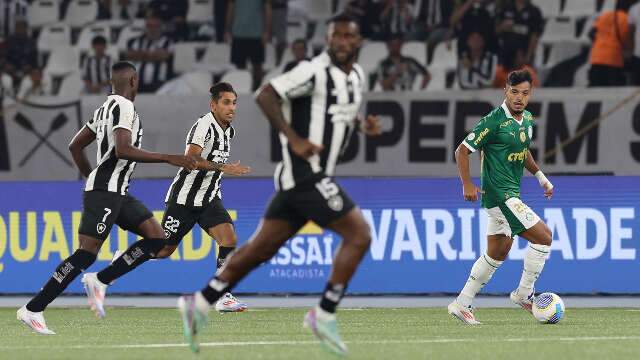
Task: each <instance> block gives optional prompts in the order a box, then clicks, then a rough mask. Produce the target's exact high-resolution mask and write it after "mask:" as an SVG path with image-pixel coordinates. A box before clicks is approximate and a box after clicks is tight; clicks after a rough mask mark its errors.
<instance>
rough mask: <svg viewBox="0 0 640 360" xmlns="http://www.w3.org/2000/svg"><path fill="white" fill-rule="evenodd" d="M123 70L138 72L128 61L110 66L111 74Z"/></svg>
mask: <svg viewBox="0 0 640 360" xmlns="http://www.w3.org/2000/svg"><path fill="white" fill-rule="evenodd" d="M125 69H132V70H133V71H138V70H137V69H136V67H135V65H133V64H132V63H130V62H128V61H118V62H117V63H115V64H113V66H111V72H112V73H114V72H117V71H121V70H125Z"/></svg>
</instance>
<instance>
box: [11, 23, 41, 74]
mask: <svg viewBox="0 0 640 360" xmlns="http://www.w3.org/2000/svg"><path fill="white" fill-rule="evenodd" d="M4 51H5V54H6V59H7V62H6V65H5V66H6V71H7V72H8V73H9V74H10V75H11V76H12V77H13V80H14V83H18V82H19V80H20V79H21V78H22V77H23V76H24V75H26V74H28V73H30V72H31V69H33V68H35V67H37V66H38V48H37V46H36V41H35V39H33V38H32V37H31V36H30V35H29V27H28V26H27V22H26V20H17V21H16V23H15V32H14V33H13V35H11V36H9V38H8V39H7V40H6V42H5V49H4Z"/></svg>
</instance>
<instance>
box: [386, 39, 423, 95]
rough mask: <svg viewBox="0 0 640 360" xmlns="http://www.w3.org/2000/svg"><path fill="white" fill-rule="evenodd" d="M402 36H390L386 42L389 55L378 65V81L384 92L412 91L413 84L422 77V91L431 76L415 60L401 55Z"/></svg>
mask: <svg viewBox="0 0 640 360" xmlns="http://www.w3.org/2000/svg"><path fill="white" fill-rule="evenodd" d="M402 45H403V40H402V35H400V34H396V35H393V36H391V38H390V39H389V40H388V41H387V49H388V51H389V55H388V56H387V57H386V58H385V59H383V60H382V61H380V64H379V65H378V70H377V74H378V81H379V82H380V85H381V86H382V89H383V90H384V91H394V90H409V91H410V90H412V89H413V83H414V82H415V81H416V80H417V79H418V76H419V75H422V82H421V83H420V89H424V88H425V87H426V86H427V84H429V80H431V74H429V72H428V71H427V69H426V68H425V67H424V66H423V65H422V64H420V63H419V62H418V61H417V60H416V59H414V58H412V57H408V56H403V55H402Z"/></svg>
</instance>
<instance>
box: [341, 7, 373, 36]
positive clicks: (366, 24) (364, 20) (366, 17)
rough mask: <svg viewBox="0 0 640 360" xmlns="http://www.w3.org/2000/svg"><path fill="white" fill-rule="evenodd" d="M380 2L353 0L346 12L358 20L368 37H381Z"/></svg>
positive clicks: (364, 34) (361, 29)
mask: <svg viewBox="0 0 640 360" xmlns="http://www.w3.org/2000/svg"><path fill="white" fill-rule="evenodd" d="M380 10H381V9H380V4H379V3H377V2H376V1H374V0H351V1H350V2H349V4H347V6H346V8H345V11H344V12H345V13H346V14H347V15H349V16H351V17H353V18H354V19H356V20H357V21H358V24H360V33H361V34H362V36H363V37H365V38H368V39H378V38H379V37H380V33H381V32H382V30H381V25H380Z"/></svg>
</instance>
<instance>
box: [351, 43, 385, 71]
mask: <svg viewBox="0 0 640 360" xmlns="http://www.w3.org/2000/svg"><path fill="white" fill-rule="evenodd" d="M386 55H387V45H386V44H385V43H384V42H382V41H369V42H367V43H365V44H364V45H363V46H362V48H361V49H360V55H359V56H358V63H359V64H360V66H362V68H363V69H364V72H365V74H368V73H371V72H372V71H374V70H375V69H376V67H377V66H378V64H379V63H380V61H381V60H382V59H384V58H385V56H386Z"/></svg>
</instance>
